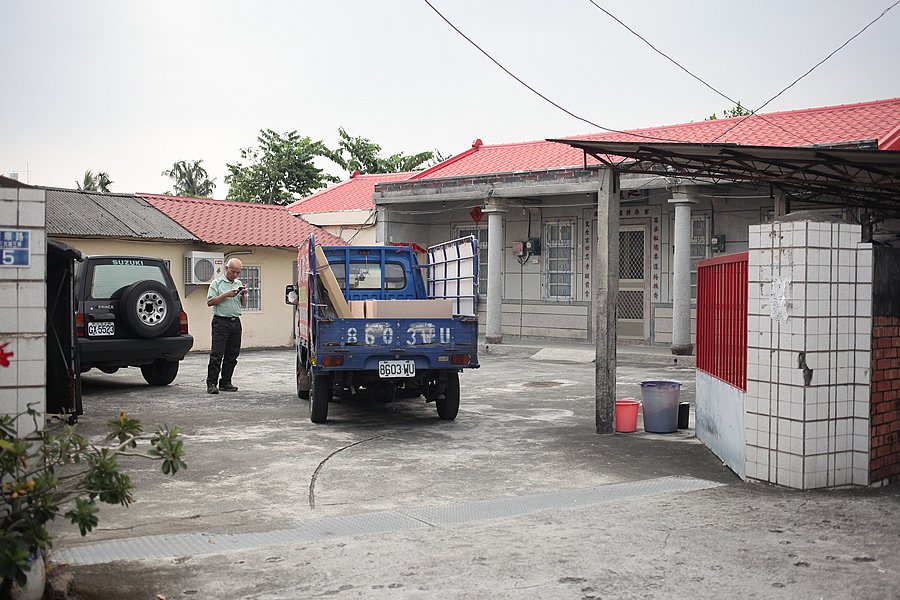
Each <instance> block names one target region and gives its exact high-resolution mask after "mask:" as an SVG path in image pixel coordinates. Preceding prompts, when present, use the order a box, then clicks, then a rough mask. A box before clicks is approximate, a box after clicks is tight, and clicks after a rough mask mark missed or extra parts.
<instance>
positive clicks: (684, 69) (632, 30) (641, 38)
mask: <svg viewBox="0 0 900 600" xmlns="http://www.w3.org/2000/svg"><path fill="white" fill-rule="evenodd" d="M588 2H590V3H591V4H593V5H594V6H596V7H597V9H598V10H600V11H602V12H603V13H605V14H606V16H608V17H609V18H610V19H612V20H613V21H615V22H616V23H618V24H619V25H621V26H622V27H624V28H625V29H627V30H628V31H629V32H631V34H632V35H634V36H635V37H636V38H638V39H639V40H641V41H642V42H644V43H645V44H647V45H648V46H650V48H652V49H653V51H654V52H656V53H657V54H659V55H660V56H662V57H663V58H665V59H666V60H668V61H669V62H670V63H672V64H673V65H675V66H676V67H678V68H679V69H681V70H682V71H684V72H685V73H687V74H688V75H690V76H691V77H693V78H694V79H696V80H697V81H699V82H700V83H702V84H703V85H705V86H706V87H708V88H709V89H711V90H712V91H714V92H715V93H717V94H718V95H720V96H722V97H723V98H725V99H726V100H728V101H729V102H731V103H732V104H735V105H736V104H738V102H737V100H734V99H733V98H730V97H729V96H727V95H726V94H725V93H724V92H721V91H719V90H717V89H716V88H714V87H713V86H712V85H710V84H709V83H707V82H706V81H704V80H703V79H701V78H700V77H699V76H697V75H695V74H693V73H692V72H691V71H689V70H688V69H687V68H686V67H685V66H684V65H682V64H681V63H679V62H678V61H677V60H675V59H674V58H672V57H671V56H669V55H668V54H666V53H665V52H663V51H662V50H660V49H659V48H657V47H656V46H654V45H653V44H651V43H650V41H649V40H648V39H647V38H645V37H644V36H642V35H641V34H639V33H638V32H637V31H635V30H634V29H632V28H631V27H629V26H628V25H626V24H625V23H624V22H623V21H622V20H621V19H620V18H619V17H617V16H616V15H614V14H612V13H611V12H609V11H608V10H606V9H605V8H603V7H602V6H600V5H599V4H597V3H596V2H594V0H588Z"/></svg>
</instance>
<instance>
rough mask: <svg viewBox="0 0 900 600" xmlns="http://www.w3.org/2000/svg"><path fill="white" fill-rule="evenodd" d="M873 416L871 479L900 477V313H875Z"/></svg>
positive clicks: (872, 480)
mask: <svg viewBox="0 0 900 600" xmlns="http://www.w3.org/2000/svg"><path fill="white" fill-rule="evenodd" d="M871 419H872V453H871V455H870V457H869V460H870V464H869V481H870V482H871V483H876V482H879V481H896V480H900V317H875V327H874V329H873V330H872V402H871Z"/></svg>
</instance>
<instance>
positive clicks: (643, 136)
mask: <svg viewBox="0 0 900 600" xmlns="http://www.w3.org/2000/svg"><path fill="white" fill-rule="evenodd" d="M898 1H900V0H898ZM423 2H425V4H427V5H428V7H429V8H430V9H431V10H433V11H434V12H435V13H436V14H437V16H439V17H440V18H441V19H442V20H443V21H444V22H445V23H446V24H447V25H449V26H450V28H451V29H453V31H455V32H456V33H458V34H459V35H460V36H461V37H462V38H463V39H464V40H466V41H467V42H469V43H470V44H471V45H472V46H474V47H475V48H476V49H477V50H478V51H479V52H481V53H482V54H484V55H485V56H486V57H487V58H488V60H490V61H491V62H492V63H494V64H495V65H497V67H499V68H500V69H501V70H502V71H503V72H504V73H506V74H507V75H509V76H510V77H512V78H513V79H515V80H516V81H517V82H519V83H520V84H521V85H523V86H524V87H525V88H527V89H528V90H529V91H531V92H532V93H533V94H535V95H536V96H538V97H539V98H541V99H542V100H544V101H545V102H548V103H549V104H551V105H553V106H555V107H556V108H558V109H559V110H561V111H562V112H564V113H566V114H567V115H569V116H570V117H573V118H575V119H577V120H579V121H582V122H584V123H587V124H588V125H591V126H593V127H596V128H597V129H602V130H603V131H609V132H610V133H622V134H625V135H631V136H634V137H639V138H644V139H648V140H657V141H661V142H680V141H683V140H676V139H671V138H664V137H657V136H653V135H645V134H640V133H634V132H631V131H624V130H621V129H612V128H610V127H604V126H603V125H599V124H598V123H594V122H593V121H591V120H589V119H586V118H584V117H581V116H579V115H576V114H575V113H573V112H572V111H570V110H569V109H567V108H565V107H564V106H562V105H560V104H558V103H557V102H555V101H553V100H551V99H550V98H548V97H547V96H545V95H544V94H542V93H541V92H539V91H537V90H536V89H535V88H533V87H532V86H531V85H529V84H528V83H526V82H525V81H524V80H523V79H521V78H520V77H519V76H517V75H516V74H515V73H513V72H512V71H510V70H509V69H507V68H506V67H504V66H503V65H502V64H500V62H499V61H497V59H495V58H494V57H493V56H491V55H490V54H488V53H487V51H486V50H484V48H482V47H481V46H479V45H478V44H477V43H476V42H475V41H474V40H472V38H470V37H469V36H467V35H466V34H465V33H463V32H462V31H461V30H460V29H459V28H458V27H457V26H456V25H454V24H453V23H452V22H451V21H450V20H449V19H448V18H447V17H445V16H444V15H443V14H442V13H441V11H439V10H438V9H437V8H435V7H434V5H433V4H432V3H431V2H430V1H429V0H423Z"/></svg>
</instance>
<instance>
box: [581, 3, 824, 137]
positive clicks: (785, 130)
mask: <svg viewBox="0 0 900 600" xmlns="http://www.w3.org/2000/svg"><path fill="white" fill-rule="evenodd" d="M588 2H590V3H591V4H593V5H594V6H595V7H597V9H598V10H600V11H602V12H603V13H604V14H606V15H607V16H608V17H609V18H611V19H612V20H614V21H615V22H616V23H618V24H619V25H621V26H622V27H624V28H625V29H627V30H628V31H629V32H630V33H631V34H632V35H634V36H635V37H637V38H638V39H639V40H641V41H642V42H644V43H645V44H647V45H648V46H649V47H650V48H651V49H652V50H653V51H654V52H656V53H657V54H659V55H660V56H662V57H663V58H665V59H666V60H668V61H669V62H671V63H672V64H673V65H675V66H676V67H678V68H679V69H681V70H682V71H684V72H685V73H687V74H688V75H690V76H691V77H693V78H694V79H696V80H697V81H699V82H700V83H702V84H703V85H705V86H706V87H708V88H709V89H711V90H712V91H714V92H715V93H717V94H718V95H720V96H721V97H723V98H725V99H726V100H728V101H729V102H731V103H732V104H734V105H735V106H740V105H741V103H740V102H739V101H737V100H735V99H733V98H731V97H730V96H728V95H727V94H725V93H724V92H722V91H720V90H718V89H716V88H714V87H713V86H712V85H711V84H709V83H708V82H706V81H705V80H704V79H702V78H701V77H700V76H699V75H695V74H694V73H692V72H691V71H690V70H688V68H687V67H685V66H684V65H682V64H681V63H679V62H678V61H677V60H675V59H674V58H672V57H671V56H669V55H668V54H666V53H665V52H663V51H662V50H660V49H659V48H657V47H656V46H654V45H653V44H652V43H650V40H648V39H647V38H645V37H644V36H642V35H641V34H639V33H638V32H637V31H635V30H634V29H632V28H631V27H629V26H628V25H627V24H625V22H624V21H622V20H621V19H620V18H619V17H617V16H616V15H614V14H612V13H611V12H609V11H608V10H606V9H605V8H603V7H602V6H600V5H599V4H597V3H596V2H595V1H594V0H588ZM758 110H760V109H759V108H758V109H756V110H755V111H751V112H750V114H756V112H757V111H758ZM756 116H758V117H759V118H760V119H762V120H763V121H765V122H766V123H768V124H769V125H772V126H773V127H777V128H778V129H780V130H782V131H783V132H785V133H787V134H788V135H792V136H794V137H797V138H800V139H801V140H803V141H804V142H807V143H809V144H812V143H813V142H812V141H811V140H808V139H806V138H805V137H803V136H802V135H800V134H799V133H795V132H793V131H788V130H787V129H785V128H784V127H782V126H781V125H779V124H778V123H775V122H774V121H770V120H769V119H767V118H766V117H764V116H763V115H756ZM720 137H721V136H720ZM716 139H719V138H716ZM714 141H715V140H714Z"/></svg>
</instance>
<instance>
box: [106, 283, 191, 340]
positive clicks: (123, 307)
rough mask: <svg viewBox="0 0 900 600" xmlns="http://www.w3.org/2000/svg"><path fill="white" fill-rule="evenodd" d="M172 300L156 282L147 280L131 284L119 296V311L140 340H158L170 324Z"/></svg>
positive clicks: (173, 311) (173, 315) (172, 311)
mask: <svg viewBox="0 0 900 600" xmlns="http://www.w3.org/2000/svg"><path fill="white" fill-rule="evenodd" d="M175 310H176V307H175V298H174V297H173V296H172V294H171V293H170V292H169V290H167V289H166V286H165V285H164V284H162V283H160V282H158V281H153V280H151V279H148V280H146V281H138V282H137V283H133V284H131V285H130V286H128V287H127V288H125V291H124V292H123V293H122V299H121V300H120V302H119V312H120V315H119V316H120V317H121V316H122V314H121V313H124V317H125V322H126V323H127V324H128V327H129V328H130V329H131V330H132V331H133V332H134V333H135V334H136V335H139V336H140V337H145V338H154V337H159V336H160V335H162V334H163V333H165V331H166V330H167V329H168V328H169V326H170V325H172V322H173V321H174V320H175V318H176V317H177V315H176V314H175Z"/></svg>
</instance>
